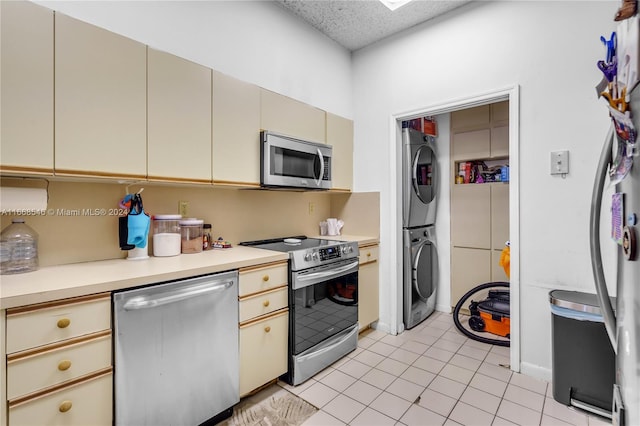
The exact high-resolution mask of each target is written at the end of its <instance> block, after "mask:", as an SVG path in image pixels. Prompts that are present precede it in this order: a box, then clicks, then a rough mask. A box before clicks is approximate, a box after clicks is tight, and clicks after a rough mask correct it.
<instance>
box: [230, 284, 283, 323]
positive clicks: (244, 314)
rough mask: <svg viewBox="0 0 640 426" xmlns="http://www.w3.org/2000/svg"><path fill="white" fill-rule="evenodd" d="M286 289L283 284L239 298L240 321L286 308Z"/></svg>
mask: <svg viewBox="0 0 640 426" xmlns="http://www.w3.org/2000/svg"><path fill="white" fill-rule="evenodd" d="M288 290H289V287H288V286H284V287H280V288H277V289H274V290H271V291H266V292H263V293H258V294H255V295H253V296H249V297H246V298H242V299H240V322H241V323H242V322H245V321H247V320H250V319H251V318H255V317H259V316H261V315H266V314H268V313H271V312H274V311H277V310H278V309H282V308H286V307H287V306H288V304H289V302H288V294H289V292H288Z"/></svg>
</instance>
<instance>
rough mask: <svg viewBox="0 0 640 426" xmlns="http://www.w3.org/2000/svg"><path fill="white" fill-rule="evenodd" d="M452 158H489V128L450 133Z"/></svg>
mask: <svg viewBox="0 0 640 426" xmlns="http://www.w3.org/2000/svg"><path fill="white" fill-rule="evenodd" d="M452 137H453V141H452V144H453V145H452V148H451V156H452V159H453V160H469V159H477V158H489V156H490V155H491V130H490V129H482V130H475V131H472V132H463V133H454V134H453V135H452Z"/></svg>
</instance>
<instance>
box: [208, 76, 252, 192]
mask: <svg viewBox="0 0 640 426" xmlns="http://www.w3.org/2000/svg"><path fill="white" fill-rule="evenodd" d="M213 181H214V183H216V184H241V185H243V186H260V88H259V87H258V86H254V85H252V84H249V83H245V82H243V81H240V80H236V79H235V78H232V77H229V76H226V75H224V74H221V73H219V72H217V71H214V72H213Z"/></svg>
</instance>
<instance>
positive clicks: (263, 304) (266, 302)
mask: <svg viewBox="0 0 640 426" xmlns="http://www.w3.org/2000/svg"><path fill="white" fill-rule="evenodd" d="M262 306H264V307H265V308H266V307H267V306H269V301H268V300H265V301H264V302H262Z"/></svg>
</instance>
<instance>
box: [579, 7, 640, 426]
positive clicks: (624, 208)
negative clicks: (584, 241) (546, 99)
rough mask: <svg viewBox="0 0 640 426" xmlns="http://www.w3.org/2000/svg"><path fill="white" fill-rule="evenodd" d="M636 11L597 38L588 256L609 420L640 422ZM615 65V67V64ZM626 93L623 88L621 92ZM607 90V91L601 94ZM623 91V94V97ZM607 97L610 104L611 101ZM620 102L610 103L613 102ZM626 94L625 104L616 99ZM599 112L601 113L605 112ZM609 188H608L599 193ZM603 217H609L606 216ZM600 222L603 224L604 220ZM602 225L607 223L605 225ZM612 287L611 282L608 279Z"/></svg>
mask: <svg viewBox="0 0 640 426" xmlns="http://www.w3.org/2000/svg"><path fill="white" fill-rule="evenodd" d="M638 28H639V20H638V16H634V17H632V18H631V19H627V20H624V21H622V22H620V23H619V24H618V27H617V30H616V33H615V34H611V36H609V37H603V39H602V41H603V43H604V44H605V46H607V58H606V59H605V60H603V61H600V62H599V64H598V66H599V68H600V69H601V70H602V71H603V74H604V75H605V79H606V80H608V81H607V85H606V87H604V83H601V85H600V86H599V87H600V88H603V92H602V93H605V95H603V99H605V100H607V101H609V102H608V103H609V105H608V109H609V111H608V112H609V113H610V115H611V118H612V126H611V129H610V131H609V135H608V136H607V138H606V140H605V143H604V146H603V149H602V154H601V157H600V160H599V163H598V167H597V172H596V178H595V182H594V187H593V195H592V200H591V217H590V249H591V261H592V269H593V274H594V280H595V284H596V290H597V293H598V299H599V303H600V307H601V308H602V311H603V317H604V320H605V328H606V329H607V333H608V335H609V338H610V341H611V344H612V346H613V349H614V351H615V353H616V366H615V368H616V371H615V380H616V382H615V385H614V388H613V389H612V390H611V391H612V392H613V407H612V411H613V424H614V425H616V424H618V425H628V426H633V425H640V363H639V361H640V358H639V356H640V355H639V353H640V260H639V256H638V251H639V247H638V245H639V242H638V239H639V238H640V232H639V229H640V224H639V223H638V222H639V221H640V156H639V155H638V154H639V153H640V150H639V144H640V142H638V141H637V139H638V138H639V137H638V136H637V133H638V130H640V88H638V87H637V83H638V77H637V76H638V67H637V65H638V60H639V55H638V45H639V38H638V33H639V31H638ZM616 66H617V70H615V69H614V67H616ZM625 91H626V93H625ZM606 93H609V94H610V96H607V95H606ZM625 95H626V96H625ZM609 97H611V98H612V99H613V101H610V100H609ZM616 98H617V99H619V100H618V101H616V100H615V99H616ZM624 98H626V99H627V100H628V101H629V102H628V104H625V102H623V101H620V99H624ZM603 113H605V112H604V111H603ZM612 185H615V190H614V191H613V192H614V193H613V194H612V195H611V194H608V195H606V196H604V197H603V191H604V192H607V193H608V192H610V190H611V186H612ZM601 209H603V210H605V209H610V211H611V223H610V227H611V238H610V239H609V238H607V239H603V240H602V241H601V239H600V235H601V234H600V227H601V217H600V211H601ZM607 217H608V216H607ZM604 222H608V220H606V219H605V221H604ZM606 226H609V224H608V223H607V225H606ZM611 251H615V252H616V253H617V256H616V271H615V275H616V278H615V279H616V283H615V285H616V292H617V293H616V296H617V297H616V306H612V305H611V302H610V299H609V294H608V291H607V283H606V279H605V272H604V268H603V260H602V253H603V252H607V253H610V252H611ZM611 284H613V283H611Z"/></svg>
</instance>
